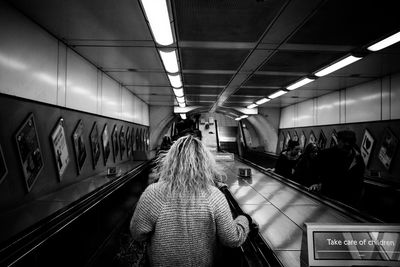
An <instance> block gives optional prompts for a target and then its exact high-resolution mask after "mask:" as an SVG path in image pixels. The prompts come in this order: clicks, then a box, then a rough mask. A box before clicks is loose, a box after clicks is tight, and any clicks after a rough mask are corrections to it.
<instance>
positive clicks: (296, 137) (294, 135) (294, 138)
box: [292, 131, 299, 141]
mask: <svg viewBox="0 0 400 267" xmlns="http://www.w3.org/2000/svg"><path fill="white" fill-rule="evenodd" d="M292 139H293V141H299V136H298V135H297V132H296V131H293V137H292Z"/></svg>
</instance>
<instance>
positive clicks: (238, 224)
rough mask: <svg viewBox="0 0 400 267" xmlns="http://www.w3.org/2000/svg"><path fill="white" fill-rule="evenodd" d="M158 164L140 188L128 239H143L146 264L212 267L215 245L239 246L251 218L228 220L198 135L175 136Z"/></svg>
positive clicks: (208, 156) (212, 164) (211, 165)
mask: <svg viewBox="0 0 400 267" xmlns="http://www.w3.org/2000/svg"><path fill="white" fill-rule="evenodd" d="M159 164H160V166H159V168H157V174H156V175H157V176H158V177H159V179H158V180H159V181H158V182H157V183H154V184H151V185H149V186H148V187H147V188H146V190H145V191H144V192H143V194H142V196H141V197H140V199H139V202H138V204H137V207H136V209H135V212H134V214H133V217H132V219H131V223H130V230H131V234H132V236H133V239H134V240H137V241H147V242H148V258H149V262H150V265H151V266H174V267H179V266H199V267H200V266H213V265H214V264H215V261H216V260H217V254H218V247H219V244H223V245H225V246H228V247H238V246H240V245H242V244H243V242H244V241H245V240H246V238H247V235H248V234H249V231H250V229H249V225H250V224H251V223H252V222H251V217H250V216H248V215H247V216H243V215H239V216H238V217H237V218H236V219H233V217H232V214H231V211H230V208H229V205H228V202H227V200H226V198H225V196H224V194H223V193H222V192H221V191H220V190H219V189H218V188H217V187H216V186H215V177H218V176H219V175H218V171H217V167H216V163H215V160H214V158H213V156H212V155H211V153H210V152H209V151H208V150H207V149H206V147H205V146H204V145H203V143H202V142H201V141H200V140H199V139H197V138H195V137H194V136H193V135H187V136H184V137H181V138H179V139H178V140H177V141H176V142H175V143H174V144H173V145H172V146H171V148H170V149H169V150H168V152H167V154H166V155H165V156H164V157H162V158H160V162H159Z"/></svg>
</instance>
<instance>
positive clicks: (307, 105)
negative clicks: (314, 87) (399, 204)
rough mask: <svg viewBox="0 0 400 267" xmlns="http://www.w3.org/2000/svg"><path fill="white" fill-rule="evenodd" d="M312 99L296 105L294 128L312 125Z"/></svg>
mask: <svg viewBox="0 0 400 267" xmlns="http://www.w3.org/2000/svg"><path fill="white" fill-rule="evenodd" d="M313 102H314V101H313V99H310V100H307V101H304V102H301V103H298V104H297V116H296V118H295V121H296V127H302V126H310V125H313V122H314V120H313V116H314V103H313Z"/></svg>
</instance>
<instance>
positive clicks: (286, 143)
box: [283, 132, 292, 150]
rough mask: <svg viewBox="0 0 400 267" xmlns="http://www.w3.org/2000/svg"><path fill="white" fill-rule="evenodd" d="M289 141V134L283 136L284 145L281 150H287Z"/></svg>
mask: <svg viewBox="0 0 400 267" xmlns="http://www.w3.org/2000/svg"><path fill="white" fill-rule="evenodd" d="M290 139H292V138H291V137H290V133H289V132H286V135H285V144H284V145H283V150H285V149H287V147H288V144H289V141H290Z"/></svg>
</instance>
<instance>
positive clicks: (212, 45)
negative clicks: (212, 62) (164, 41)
mask: <svg viewBox="0 0 400 267" xmlns="http://www.w3.org/2000/svg"><path fill="white" fill-rule="evenodd" d="M178 46H179V47H180V48H199V49H229V50H234V49H246V50H249V49H253V48H255V47H256V46H257V43H256V42H212V41H207V42H203V41H201V42H200V41H178Z"/></svg>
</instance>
